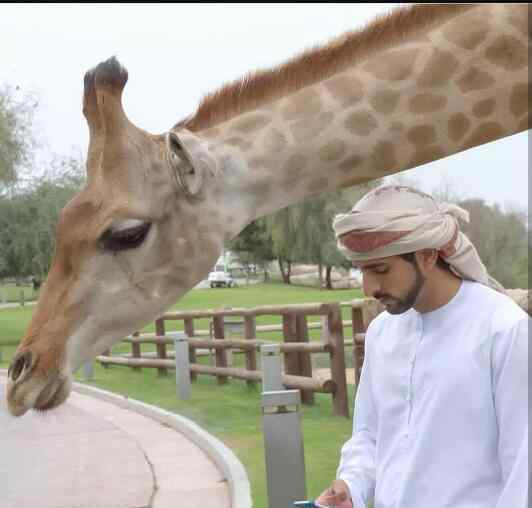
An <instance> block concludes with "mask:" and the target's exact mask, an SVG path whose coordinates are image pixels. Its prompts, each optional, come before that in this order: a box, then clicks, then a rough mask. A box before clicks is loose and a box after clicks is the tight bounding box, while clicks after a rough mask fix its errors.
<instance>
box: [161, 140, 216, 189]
mask: <svg viewBox="0 0 532 508" xmlns="http://www.w3.org/2000/svg"><path fill="white" fill-rule="evenodd" d="M166 148H167V151H168V161H169V164H170V168H171V169H172V172H173V174H174V175H175V178H176V182H177V184H178V187H179V188H180V189H181V190H182V191H183V192H184V193H185V195H186V196H187V197H188V198H190V199H203V197H204V190H205V180H206V178H207V176H208V175H209V174H214V172H215V171H214V168H213V167H210V166H213V165H214V161H213V159H212V157H210V156H209V154H208V153H207V151H206V149H205V148H204V147H203V145H202V144H201V142H199V141H198V140H197V138H195V137H193V135H192V134H189V133H176V132H168V133H167V134H166Z"/></svg>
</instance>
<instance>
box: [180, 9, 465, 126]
mask: <svg viewBox="0 0 532 508" xmlns="http://www.w3.org/2000/svg"><path fill="white" fill-rule="evenodd" d="M472 7H475V5H464V4H460V5H456V4H455V5H453V4H445V5H441V4H440V5H433V4H417V5H413V6H409V7H408V8H404V7H403V8H398V9H394V10H393V11H392V12H390V13H387V14H384V15H380V16H378V17H377V18H376V19H375V20H373V21H372V22H371V23H370V24H368V25H367V26H366V27H364V28H362V29H358V30H354V31H351V32H347V33H346V34H344V35H342V36H340V37H337V38H335V39H332V40H331V41H330V42H329V43H327V44H324V45H319V46H315V47H313V48H310V49H308V50H306V51H304V52H303V53H301V54H299V55H298V56H296V57H294V58H292V59H291V60H289V61H287V62H286V63H284V64H281V65H279V66H277V67H273V68H271V69H263V70H258V71H255V72H252V73H249V74H247V75H245V76H244V77H242V78H240V79H237V80H235V81H233V82H230V83H228V84H225V85H223V86H222V87H221V88H220V89H218V90H216V91H214V92H212V93H210V94H208V95H206V96H205V97H204V98H203V99H202V101H201V102H200V104H199V106H198V108H197V110H196V112H195V113H194V114H193V115H191V116H189V117H187V118H185V119H183V120H181V121H180V122H178V123H177V124H176V125H174V127H173V128H174V129H176V128H180V127H183V128H186V129H189V130H191V131H193V132H194V131H200V130H203V129H208V128H212V127H214V126H216V125H217V124H220V123H222V122H225V121H227V120H229V119H231V118H234V117H236V116H239V115H241V114H243V113H246V112H248V111H252V110H254V109H256V108H258V107H259V106H260V105H261V104H264V103H267V102H269V101H272V100H275V99H278V98H279V97H282V96H285V95H288V94H290V93H293V92H295V91H297V90H299V89H301V88H303V87H305V86H309V85H312V84H314V83H317V82H319V81H321V80H324V79H327V78H329V77H331V76H333V75H335V74H337V73H339V72H342V71H344V70H345V69H347V68H349V67H351V66H353V65H355V64H356V63H357V62H359V61H361V60H363V59H365V58H367V57H368V56H370V55H371V54H373V53H374V52H375V51H377V50H382V49H386V48H388V47H392V46H394V45H396V44H397V43H400V42H402V41H404V40H406V39H407V38H409V37H410V38H411V37H412V36H414V35H415V34H416V33H420V32H423V31H425V30H427V29H428V28H430V27H431V26H433V25H434V24H436V23H441V22H442V21H445V20H446V19H448V18H451V17H453V16H456V15H458V14H461V13H463V12H464V11H465V10H468V9H470V8H472Z"/></svg>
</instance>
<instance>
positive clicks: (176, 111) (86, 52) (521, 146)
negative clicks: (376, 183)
mask: <svg viewBox="0 0 532 508" xmlns="http://www.w3.org/2000/svg"><path fill="white" fill-rule="evenodd" d="M397 5H398V4H26V5H24V4H0V48H1V50H0V85H2V84H8V85H10V86H11V87H16V86H18V87H20V90H19V91H18V92H16V93H18V94H20V95H21V94H24V93H27V92H32V93H34V94H35V95H36V96H37V98H38V100H39V107H38V110H37V114H36V117H35V126H36V132H37V135H38V139H39V141H40V143H41V148H40V151H39V155H38V157H37V158H38V160H41V161H46V160H51V158H52V157H53V155H54V154H57V155H63V156H69V155H74V156H80V155H81V156H83V157H85V154H86V150H87V146H88V128H87V126H86V123H85V119H84V117H83V115H82V112H81V101H82V95H83V75H84V74H85V72H86V71H87V70H88V69H90V68H92V67H94V66H95V65H96V64H98V63H99V62H100V61H102V60H106V59H107V58H109V57H110V56H112V55H116V56H117V57H118V59H119V60H120V61H121V63H122V64H123V65H125V67H126V68H127V69H128V71H129V81H128V84H127V86H126V89H125V91H124V97H123V102H124V108H125V111H126V113H127V114H128V117H129V118H130V119H131V120H132V121H133V123H135V124H136V125H138V126H139V127H141V128H143V129H145V130H147V131H149V132H152V133H161V132H164V131H166V130H168V129H169V128H171V126H172V125H174V124H175V123H176V122H177V121H178V120H180V119H182V118H183V117H185V116H187V115H189V114H190V113H192V112H193V111H194V110H195V109H196V106H197V104H198V103H199V101H200V99H201V98H202V97H203V96H204V95H206V94H207V93H209V92H211V91H213V90H215V89H217V88H218V87H220V86H221V85H223V84H224V83H226V82H228V81H232V80H234V79H236V78H239V77H241V76H243V75H245V74H246V73H248V72H250V71H253V70H258V69H261V68H268V67H271V66H275V65H278V64H280V63H282V62H284V61H286V60H287V59H289V58H291V57H293V56H294V55H296V54H298V53H299V52H301V51H303V50H305V49H307V48H309V47H312V46H315V45H317V44H321V43H325V42H327V41H329V40H331V39H332V38H334V37H336V36H338V35H341V34H342V33H344V32H346V31H348V30H352V29H356V28H360V27H362V26H364V25H365V24H367V23H368V22H369V21H371V20H372V19H374V18H375V16H377V15H379V14H383V13H386V12H388V11H390V10H391V9H393V8H396V7H397ZM21 96H22V95H21ZM401 177H402V178H403V179H404V178H406V180H407V181H406V183H409V182H408V180H410V181H415V183H416V185H417V186H418V187H419V188H420V189H421V190H424V191H426V192H432V191H434V190H435V189H438V188H440V189H441V188H442V187H447V188H449V189H451V190H452V191H453V192H454V194H455V195H458V196H460V197H461V198H468V197H480V198H483V199H484V200H485V201H486V202H487V203H489V204H494V203H498V204H499V205H501V206H502V207H503V208H506V207H510V208H511V207H514V206H515V207H517V208H520V209H526V210H528V133H526V132H525V133H520V134H517V135H514V136H510V137H508V138H505V139H502V140H498V141H495V142H493V143H488V144H486V145H483V146H481V147H477V148H474V149H470V150H468V151H466V152H461V153H459V154H456V155H454V156H451V157H448V158H446V159H442V160H439V161H435V162H433V163H430V164H426V165H424V166H420V167H418V168H415V169H413V170H409V171H405V172H402V173H401Z"/></svg>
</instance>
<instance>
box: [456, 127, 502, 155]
mask: <svg viewBox="0 0 532 508" xmlns="http://www.w3.org/2000/svg"><path fill="white" fill-rule="evenodd" d="M503 134H504V129H503V128H502V127H501V126H500V124H498V123H497V122H484V123H482V124H480V125H479V126H478V127H477V128H476V129H475V130H474V131H473V132H472V134H471V136H469V138H468V139H467V140H466V142H465V143H464V146H463V149H464V150H465V149H467V148H471V147H473V146H478V145H482V144H484V143H488V142H489V141H493V140H495V139H498V138H500V137H502V136H503Z"/></svg>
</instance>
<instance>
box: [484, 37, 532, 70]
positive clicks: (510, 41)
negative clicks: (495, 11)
mask: <svg viewBox="0 0 532 508" xmlns="http://www.w3.org/2000/svg"><path fill="white" fill-rule="evenodd" d="M486 58H487V59H488V61H490V62H491V63H492V64H494V65H497V66H498V67H502V68H503V69H506V70H507V71H515V70H517V69H521V68H523V67H525V66H526V65H527V63H528V51H527V47H526V46H525V45H524V44H522V43H521V42H520V41H519V39H516V38H515V37H513V36H512V35H501V36H499V37H497V39H495V41H493V43H492V44H490V45H489V46H488V47H487V49H486Z"/></svg>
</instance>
